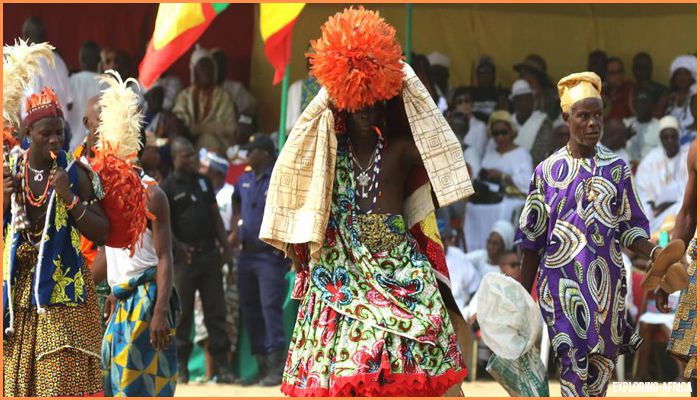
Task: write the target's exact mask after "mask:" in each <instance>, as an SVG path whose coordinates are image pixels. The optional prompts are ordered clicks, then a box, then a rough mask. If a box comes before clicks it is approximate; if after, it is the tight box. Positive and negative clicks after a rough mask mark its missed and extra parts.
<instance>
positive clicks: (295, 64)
mask: <svg viewBox="0 0 700 400" xmlns="http://www.w3.org/2000/svg"><path fill="white" fill-rule="evenodd" d="M344 7H346V5H344V4H308V5H307V6H306V8H305V9H304V11H302V13H301V15H300V17H299V19H298V21H297V24H296V26H295V28H294V43H293V46H292V66H291V81H290V83H291V82H294V81H295V80H297V79H300V78H302V77H303V76H304V74H305V61H304V56H303V54H304V52H305V51H306V47H307V45H308V42H309V40H311V39H316V38H318V37H319V36H320V27H321V25H322V24H323V23H324V22H325V21H326V20H327V19H328V17H329V16H330V15H333V14H334V13H335V12H338V11H342V9H343V8H344ZM367 7H368V8H371V9H374V10H378V11H379V12H380V13H381V15H382V16H384V17H385V18H386V19H387V21H388V22H389V23H391V24H392V25H393V26H394V27H396V30H397V34H398V38H399V41H400V42H401V44H402V45H403V44H404V38H405V22H406V16H405V5H401V4H370V5H367ZM413 17H414V18H413V23H414V25H413V50H414V52H416V53H420V54H426V55H427V54H429V53H431V52H432V51H435V50H437V51H440V52H442V53H445V54H447V55H448V56H449V57H450V59H451V66H450V75H451V76H450V84H451V85H452V86H453V87H455V86H458V85H460V84H469V83H471V81H472V74H473V65H474V61H475V60H476V58H477V57H478V56H479V55H480V54H489V55H491V56H492V57H493V58H494V60H495V61H496V65H497V71H496V79H497V81H498V83H499V84H501V85H503V86H505V87H508V88H509V87H510V85H511V84H512V82H513V81H514V80H515V79H516V78H517V76H516V73H515V71H513V69H512V66H513V64H516V63H518V62H520V61H522V60H523V59H524V58H525V57H526V56H527V55H528V54H530V53H538V54H540V55H542V56H543V57H544V58H545V59H546V60H547V70H548V73H549V75H550V77H551V78H552V80H553V81H554V82H555V83H556V81H557V80H558V79H559V78H561V77H562V76H564V75H566V74H569V73H571V72H577V71H581V70H583V69H584V68H586V64H587V56H588V53H589V52H590V51H591V50H594V49H596V48H600V49H603V50H605V51H607V53H608V55H611V56H613V55H614V56H618V57H621V58H622V59H623V60H624V62H625V67H626V69H627V75H628V77H629V78H632V72H631V62H632V57H633V56H634V54H635V53H637V52H638V51H647V52H649V53H650V54H651V56H652V58H653V60H654V78H655V80H657V81H659V82H662V83H664V84H668V80H669V66H670V64H671V62H672V61H673V59H674V58H675V56H677V55H679V54H683V53H695V49H696V37H697V34H696V20H697V13H696V5H695V4H595V5H589V4H489V5H486V4H415V5H414V11H413ZM256 23H257V22H256ZM256 32H257V30H256ZM251 62H252V68H251V87H252V90H253V92H254V94H255V95H256V96H257V98H258V104H259V105H258V114H259V115H260V116H261V117H260V129H261V130H262V131H265V132H272V131H276V130H277V127H278V121H279V102H280V85H278V86H276V87H272V84H271V82H272V75H273V69H272V67H271V66H270V65H269V64H268V62H267V60H266V59H265V55H264V53H263V43H262V40H261V38H260V35H257V34H256V35H255V45H254V48H253V55H252V61H251Z"/></svg>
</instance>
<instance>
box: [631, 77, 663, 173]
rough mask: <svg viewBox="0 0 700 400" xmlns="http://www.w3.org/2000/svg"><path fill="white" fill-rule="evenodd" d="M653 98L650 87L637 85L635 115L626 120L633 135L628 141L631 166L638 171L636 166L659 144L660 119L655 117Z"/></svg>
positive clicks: (634, 170) (633, 103) (634, 103)
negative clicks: (653, 113)
mask: <svg viewBox="0 0 700 400" xmlns="http://www.w3.org/2000/svg"><path fill="white" fill-rule="evenodd" d="M653 107H654V102H653V98H652V95H651V92H650V91H649V89H646V88H644V87H637V88H636V89H635V90H634V100H633V101H632V109H633V110H634V117H630V118H627V119H625V120H624V123H625V126H627V127H628V128H629V129H630V133H631V135H632V136H631V137H630V139H629V140H628V141H627V147H626V149H627V153H629V157H630V167H631V168H632V171H633V172H636V167H637V166H638V165H639V163H640V162H641V161H642V159H643V158H644V157H646V155H647V154H649V152H650V151H651V150H653V149H654V148H656V147H658V146H659V144H661V143H660V142H659V120H658V119H656V118H654V117H653V115H652V110H653Z"/></svg>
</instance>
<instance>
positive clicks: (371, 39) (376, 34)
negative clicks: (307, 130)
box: [307, 7, 404, 112]
mask: <svg viewBox="0 0 700 400" xmlns="http://www.w3.org/2000/svg"><path fill="white" fill-rule="evenodd" d="M311 47H312V48H313V53H309V54H307V57H309V59H310V60H311V73H312V74H313V75H314V76H315V77H316V79H318V81H319V83H320V84H321V85H322V86H323V87H325V88H326V90H327V91H328V94H329V97H330V98H331V99H332V100H333V102H334V103H335V107H336V108H337V109H339V110H344V111H350V112H354V111H357V110H359V109H362V108H364V107H368V106H371V105H373V104H375V103H377V102H379V101H384V100H389V99H391V98H392V97H394V96H396V95H398V94H399V92H400V91H401V88H402V85H403V78H404V74H403V66H402V63H401V59H402V55H401V46H400V45H399V43H398V41H397V40H396V29H394V28H393V27H392V26H391V25H389V24H388V23H386V21H384V19H383V18H381V17H380V16H379V13H377V12H376V11H369V10H365V9H364V8H363V7H359V8H348V9H345V10H344V11H343V12H342V13H337V14H335V15H334V16H332V17H330V18H329V19H328V21H327V22H326V23H325V24H324V25H323V26H322V27H321V38H319V39H317V40H315V41H312V43H311Z"/></svg>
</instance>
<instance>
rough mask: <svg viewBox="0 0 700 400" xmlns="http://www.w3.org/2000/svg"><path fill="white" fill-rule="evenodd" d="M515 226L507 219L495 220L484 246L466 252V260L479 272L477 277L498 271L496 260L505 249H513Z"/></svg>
mask: <svg viewBox="0 0 700 400" xmlns="http://www.w3.org/2000/svg"><path fill="white" fill-rule="evenodd" d="M514 240H515V228H514V227H513V224H511V223H510V222H509V221H504V220H501V221H496V223H495V224H493V226H492V227H491V229H490V230H489V232H488V235H487V239H486V241H485V242H486V248H485V249H480V250H472V251H469V252H468V253H467V260H469V262H471V263H472V265H474V267H475V268H476V270H477V272H479V279H481V277H483V276H484V275H486V274H487V273H489V272H499V271H500V267H499V266H498V261H499V259H500V257H501V254H503V253H504V252H506V251H512V250H513V241H514Z"/></svg>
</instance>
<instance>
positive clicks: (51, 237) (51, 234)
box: [3, 152, 85, 337]
mask: <svg viewBox="0 0 700 400" xmlns="http://www.w3.org/2000/svg"><path fill="white" fill-rule="evenodd" d="M20 161H21V159H18V158H17V157H12V158H11V159H10V168H11V169H14V166H15V164H17V163H18V162H20ZM70 161H71V159H70V156H69V155H67V154H66V153H65V152H60V153H59V156H58V159H57V161H56V162H57V165H58V166H59V167H61V168H64V169H66V168H67V166H68V164H69V163H70ZM67 172H68V179H69V181H70V185H71V190H72V191H73V193H74V194H76V195H77V194H78V167H77V166H74V167H73V168H70V169H67ZM50 193H53V189H51V192H50ZM48 212H49V225H48V229H47V230H46V233H45V235H44V237H43V238H42V241H44V248H43V255H40V257H41V258H40V259H41V261H40V262H38V263H37V264H38V265H37V273H36V275H35V276H34V279H33V282H32V286H33V287H36V281H37V280H38V281H39V282H38V291H35V292H34V294H33V296H32V304H33V305H37V299H38V302H39V304H38V305H39V306H42V307H43V306H54V305H61V306H77V305H79V304H82V303H83V302H84V301H85V278H84V277H83V273H82V271H81V266H82V264H83V258H82V255H81V253H80V233H79V232H78V229H77V227H76V223H75V221H74V220H73V217H71V216H70V215H69V214H68V212H67V211H66V204H65V203H64V202H63V200H61V198H60V197H59V196H55V199H54V203H53V205H52V207H51V209H50V210H49V211H48ZM12 218H13V215H12V213H11V212H9V211H8V212H7V213H6V214H5V216H4V220H3V232H4V236H3V266H4V268H3V319H4V324H5V325H4V326H5V327H6V328H7V327H10V326H11V317H10V311H9V307H8V304H9V301H10V299H12V298H13V295H14V290H11V288H12V287H13V286H14V285H15V284H16V283H17V268H16V266H17V248H18V247H19V245H20V244H22V242H23V240H25V239H24V238H23V237H22V235H21V233H20V232H17V231H16V230H15V229H14V227H13V226H12ZM41 223H42V224H43V223H44V220H42V221H41ZM11 292H12V293H11ZM37 292H38V293H37ZM3 337H5V334H4V333H3Z"/></svg>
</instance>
